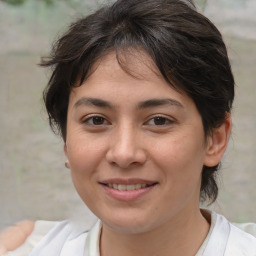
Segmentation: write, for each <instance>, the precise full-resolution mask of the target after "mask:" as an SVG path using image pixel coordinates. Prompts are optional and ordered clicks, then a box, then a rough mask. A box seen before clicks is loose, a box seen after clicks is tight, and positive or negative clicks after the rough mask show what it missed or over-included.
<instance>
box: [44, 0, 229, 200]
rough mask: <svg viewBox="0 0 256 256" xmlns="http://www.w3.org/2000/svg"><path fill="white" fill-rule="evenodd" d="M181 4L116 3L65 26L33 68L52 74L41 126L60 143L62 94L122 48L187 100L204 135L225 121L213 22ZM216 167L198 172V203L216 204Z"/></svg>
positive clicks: (220, 46) (223, 69)
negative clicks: (148, 61)
mask: <svg viewBox="0 0 256 256" xmlns="http://www.w3.org/2000/svg"><path fill="white" fill-rule="evenodd" d="M187 1H188V0H187ZM188 3H189V5H188V4H187V3H186V1H185V0H139V1H138V0H118V1H116V2H115V3H114V4H112V5H110V6H105V7H103V8H101V9H99V10H97V11H96V12H95V13H93V14H91V15H89V16H87V17H85V18H82V19H79V20H78V21H76V22H75V23H73V24H72V25H71V26H70V28H69V30H68V31H67V32H66V33H65V34H64V35H63V36H62V37H61V38H60V39H59V40H58V41H57V42H56V43H55V45H54V47H53V49H52V52H51V55H50V57H49V58H45V59H43V61H42V64H41V65H42V66H52V67H53V72H52V76H51V78H50V80H49V83H48V86H47V88H46V89H45V91H44V101H45V105H46V109H47V112H48V115H49V123H50V125H51V127H52V128H53V130H54V131H55V132H56V131H57V132H59V133H60V134H61V135H62V137H63V139H64V141H65V140H66V121H67V109H68V101H69V93H70V89H71V88H72V87H74V86H80V85H81V84H82V83H83V82H84V81H85V80H86V78H87V77H88V76H89V75H90V71H91V67H92V65H93V64H94V63H95V62H96V61H97V60H99V59H100V58H102V57H103V56H104V55H106V54H107V53H109V52H110V51H115V52H116V53H117V58H118V53H119V52H120V51H122V52H125V51H126V50H127V49H128V48H129V49H143V50H144V51H145V52H146V53H147V54H148V55H149V56H150V57H151V58H152V60H153V61H154V63H155V64H156V66H157V67H158V69H159V71H160V72H161V74H162V76H163V77H164V78H165V79H166V81H168V83H169V84H170V86H173V87H174V88H176V89H177V90H181V91H184V92H186V93H187V94H188V95H189V96H190V97H191V98H192V99H193V101H194V102H195V105H196V107H197V109H198V111H199V113H200V115H201V117H202V123H203V127H204V131H205V135H206V136H207V135H210V134H211V132H212V130H213V129H214V128H217V127H218V126H220V125H221V124H222V123H223V122H224V121H225V118H226V113H227V112H230V111H231V107H232V102H233V99H234V79H233V75H232V71H231V67H230V62H229V59H228V56H227V50H226V46H225V44H224V42H223V39H222V36H221V34H220V32H219V31H218V29H217V28H216V27H215V26H214V25H213V23H212V22H211V21H209V20H208V19H207V18H206V17H204V16H203V15H202V14H200V13H198V12H197V11H196V9H195V8H192V5H193V4H192V2H188ZM78 79H80V83H79V84H77V80H78ZM218 168H219V165H217V166H214V167H207V166H204V167H203V170H202V183H201V199H203V200H206V199H210V200H211V201H212V202H213V201H215V199H216V198H217V194H218V186H217V183H216V179H215V175H216V171H217V170H218Z"/></svg>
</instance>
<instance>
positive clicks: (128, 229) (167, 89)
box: [64, 52, 231, 256]
mask: <svg viewBox="0 0 256 256" xmlns="http://www.w3.org/2000/svg"><path fill="white" fill-rule="evenodd" d="M145 63H147V65H146V64H145ZM126 65H127V68H128V70H129V72H130V71H131V73H132V74H133V75H130V74H128V73H127V72H125V71H124V70H123V69H122V68H121V67H120V65H119V64H118V62H117V60H116V57H115V54H114V53H110V54H108V55H107V56H105V57H104V58H103V59H102V60H101V61H100V62H99V63H96V64H95V65H94V72H93V73H92V75H91V76H90V77H89V78H88V79H87V80H86V81H85V82H84V83H83V84H82V86H80V87H75V88H73V89H72V91H71V93H70V99H69V106H68V118H67V139H66V144H65V146H64V151H65V154H66V156H67V159H68V167H69V168H70V169H71V174H72V179H73V182H74V185H75V187H76V189H77V191H78V193H79V195H80V196H81V198H82V200H83V201H84V202H85V204H86V205H87V206H88V207H89V208H90V209H91V210H92V211H93V212H94V214H95V215H96V216H98V217H99V218H100V219H101V220H102V223H103V228H102V234H101V240H100V248H101V256H102V255H103V256H109V255H111V256H116V255H123V256H126V255H135V253H136V254H139V255H154V256H156V255H161V256H165V255H166V256H167V255H168V256H170V255H184V256H186V255H195V254H196V252H197V251H198V249H199V248H200V246H201V244H202V243H203V241H204V239H205V237H206V235H207V233H208V230H209V223H208V222H207V221H206V219H205V217H204V216H203V215H202V213H201V211H200V209H199V196H200V184H201V170H202V167H203V165H207V166H214V165H216V164H218V163H219V162H220V160H221V158H222V155H223V154H224V151H225V149H226V145H227V141H228V136H229V132H230V129H231V120H230V116H229V115H227V119H226V121H225V122H224V123H223V124H222V125H221V126H220V127H219V128H218V129H215V130H214V131H213V134H212V136H211V137H208V138H207V139H205V134H204V130H203V125H202V120H201V116H200V114H199V112H198V110H197V108H196V106H195V104H194V102H193V101H192V99H191V98H190V97H188V96H187V95H186V94H185V93H180V92H177V91H176V90H174V89H173V88H172V87H171V86H170V85H169V84H168V83H167V82H166V81H165V80H164V79H163V77H162V76H161V75H160V74H159V72H158V70H157V69H156V67H155V66H154V64H153V63H152V61H151V59H150V58H149V57H148V56H147V55H146V54H144V53H143V52H137V53H136V54H135V55H134V56H132V57H131V58H128V59H127V60H126ZM113 179H115V181H113ZM117 180H118V181H117ZM112 181H113V183H115V182H116V183H125V184H131V183H140V181H141V183H142V182H145V183H150V185H152V184H154V185H152V186H150V189H148V191H147V192H146V193H144V194H143V195H141V196H139V197H136V198H133V199H131V198H130V195H129V193H123V194H122V196H121V199H120V198H119V199H117V198H115V197H113V196H112V194H111V193H112V192H113V190H112V192H111V193H109V191H110V190H111V189H109V188H107V187H106V183H111V182H112ZM114 194H115V193H114ZM129 198H130V199H129ZM128 199H129V200H128Z"/></svg>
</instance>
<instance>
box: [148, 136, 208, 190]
mask: <svg viewBox="0 0 256 256" xmlns="http://www.w3.org/2000/svg"><path fill="white" fill-rule="evenodd" d="M191 136H192V135H191ZM191 136H176V137H175V138H172V139H169V140H167V139H166V140H165V141H162V143H156V144H155V146H154V147H153V150H154V152H153V153H152V155H153V156H154V162H155V163H156V164H157V165H158V167H160V169H161V170H162V172H163V173H164V176H166V181H167V182H171V183H173V184H174V185H175V186H176V185H177V184H180V183H181V184H183V183H185V184H189V183H191V181H193V180H194V181H195V182H197V181H198V179H200V175H201V171H202V167H203V160H204V154H205V150H204V147H203V143H202V140H201V139H200V136H198V137H196V135H194V136H192V138H197V139H191Z"/></svg>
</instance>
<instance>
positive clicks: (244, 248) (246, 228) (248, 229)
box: [226, 223, 256, 256]
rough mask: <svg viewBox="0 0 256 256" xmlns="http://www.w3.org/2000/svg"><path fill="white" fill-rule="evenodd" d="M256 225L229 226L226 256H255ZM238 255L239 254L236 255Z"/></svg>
mask: <svg viewBox="0 0 256 256" xmlns="http://www.w3.org/2000/svg"><path fill="white" fill-rule="evenodd" d="M255 230H256V224H253V223H248V224H246V223H245V224H236V225H234V224H231V223H230V235H229V240H228V244H227V249H226V251H227V255H246V256H255V255H256V233H255ZM238 253H240V254H238Z"/></svg>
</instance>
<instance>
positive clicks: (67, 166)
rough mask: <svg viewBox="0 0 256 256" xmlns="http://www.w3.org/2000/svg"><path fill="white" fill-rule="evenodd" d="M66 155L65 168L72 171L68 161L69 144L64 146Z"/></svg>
mask: <svg viewBox="0 0 256 256" xmlns="http://www.w3.org/2000/svg"><path fill="white" fill-rule="evenodd" d="M64 153H65V155H66V157H67V161H66V162H65V167H66V168H68V169H70V163H69V160H68V149H67V144H66V143H65V144H64Z"/></svg>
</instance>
